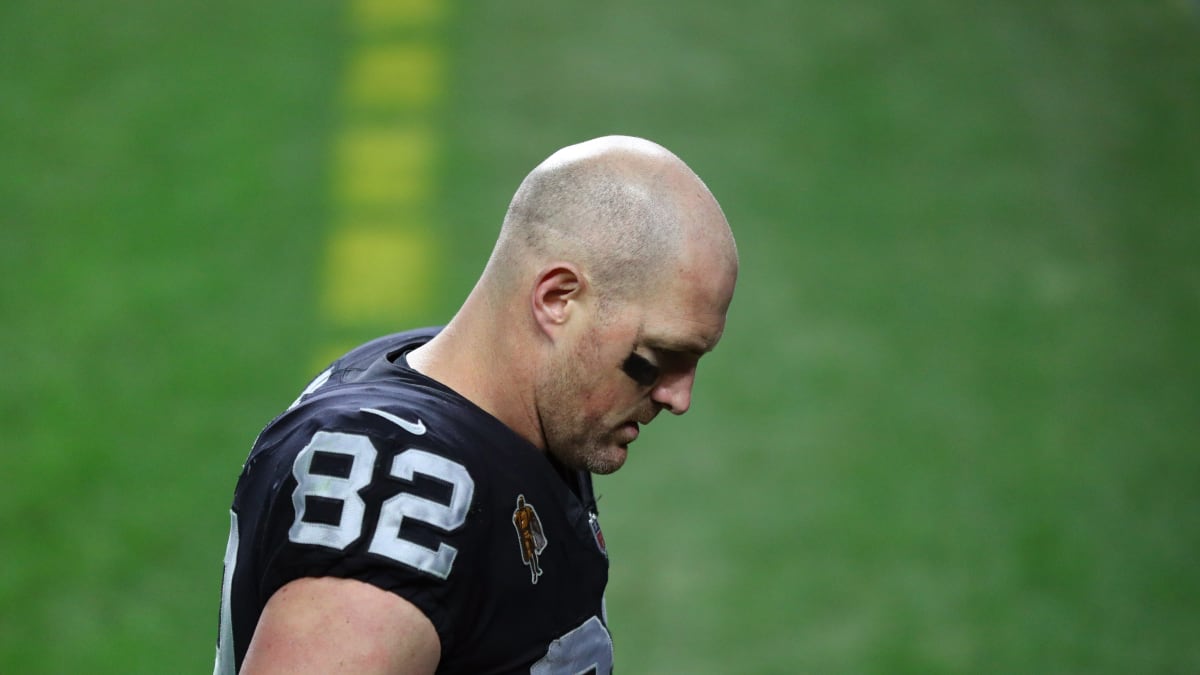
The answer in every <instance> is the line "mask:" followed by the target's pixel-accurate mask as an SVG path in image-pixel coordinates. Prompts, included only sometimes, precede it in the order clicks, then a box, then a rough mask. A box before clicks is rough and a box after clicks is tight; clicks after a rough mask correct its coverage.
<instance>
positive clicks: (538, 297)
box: [530, 263, 587, 337]
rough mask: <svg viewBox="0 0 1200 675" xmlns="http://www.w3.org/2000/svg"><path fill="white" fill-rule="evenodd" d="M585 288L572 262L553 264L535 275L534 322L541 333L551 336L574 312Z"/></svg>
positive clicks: (532, 304) (582, 277)
mask: <svg viewBox="0 0 1200 675" xmlns="http://www.w3.org/2000/svg"><path fill="white" fill-rule="evenodd" d="M586 289H587V280H586V279H585V278H584V276H583V274H582V273H580V271H579V268H577V267H575V266H574V265H572V264H571V263H554V264H553V265H550V266H549V267H546V268H544V269H543V270H542V271H541V272H539V273H538V276H537V280H536V282H535V283H534V286H533V296H532V298H530V300H531V308H532V310H533V319H534V321H536V322H537V324H538V326H539V327H541V329H542V331H543V332H545V333H546V334H547V335H550V336H551V337H553V336H554V335H555V334H557V333H558V332H559V330H560V328H561V327H562V326H563V325H564V324H565V323H566V322H567V320H568V319H570V318H571V315H572V314H573V313H574V312H575V311H577V308H576V305H577V303H578V302H579V299H580V298H581V297H582V296H583V294H584V293H585V292H586Z"/></svg>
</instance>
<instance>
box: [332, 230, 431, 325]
mask: <svg viewBox="0 0 1200 675" xmlns="http://www.w3.org/2000/svg"><path fill="white" fill-rule="evenodd" d="M433 256H434V246H433V241H432V237H431V235H430V233H429V232H428V230H427V229H426V228H413V229H410V230H398V229H395V228H392V227H371V226H354V227H347V228H341V229H340V230H339V231H338V233H337V236H336V237H335V238H334V239H333V242H332V243H331V245H330V247H329V251H328V259H327V268H326V269H327V272H326V278H327V279H328V283H327V285H326V287H325V295H324V297H323V298H322V303H321V304H322V309H323V313H324V314H325V316H327V317H328V318H329V319H331V320H333V321H334V322H336V323H342V324H355V323H360V322H370V321H375V320H384V321H388V320H392V321H395V322H401V321H403V319H404V317H405V315H411V314H413V313H417V312H420V311H422V310H424V309H425V308H426V304H427V302H428V298H429V290H430V289H429V278H430V275H431V272H432V269H431V268H432V264H433V263H432V258H433Z"/></svg>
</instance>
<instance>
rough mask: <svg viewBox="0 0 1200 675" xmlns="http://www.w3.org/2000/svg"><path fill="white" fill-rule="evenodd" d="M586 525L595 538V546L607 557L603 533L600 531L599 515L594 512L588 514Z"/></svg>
mask: <svg viewBox="0 0 1200 675" xmlns="http://www.w3.org/2000/svg"><path fill="white" fill-rule="evenodd" d="M588 525H589V526H590V527H591V528H592V537H593V538H594V539H595V540H596V548H598V549H600V552H601V553H603V554H604V557H605V558H607V557H608V546H606V545H605V544H604V533H603V532H601V531H600V517H599V516H597V515H596V514H594V513H589V514H588Z"/></svg>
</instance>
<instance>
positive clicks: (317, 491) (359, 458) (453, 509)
mask: <svg viewBox="0 0 1200 675" xmlns="http://www.w3.org/2000/svg"><path fill="white" fill-rule="evenodd" d="M317 453H325V454H330V455H341V456H343V457H348V458H349V460H350V470H349V472H348V473H346V475H345V476H339V475H331V474H327V473H323V472H321V471H318V470H316V469H315V468H314V467H313V459H314V457H315V456H316V455H317ZM377 456H378V452H377V451H376V450H375V446H374V445H373V444H372V443H371V439H369V438H367V437H366V436H363V435H361V434H351V433H344V432H334V431H318V432H317V433H315V434H313V437H312V440H310V441H309V442H308V445H306V446H304V449H303V450H301V451H300V453H299V454H298V455H296V461H295V463H294V464H293V465H292V475H293V476H295V478H296V489H295V490H294V491H293V492H292V507H293V509H294V510H295V512H296V521H295V522H294V523H292V527H291V529H289V530H288V539H290V540H292V541H294V542H296V543H298V544H315V545H317V546H326V547H328V548H334V549H337V550H339V551H340V550H343V549H345V548H346V547H347V546H349V545H350V544H352V543H354V542H355V541H357V540H358V538H359V537H360V536H362V528H363V517H364V516H365V515H366V510H367V505H366V502H364V501H363V498H362V497H361V496H359V492H360V491H361V490H362V489H363V488H365V487H367V486H368V485H370V484H371V481H372V479H373V478H374V476H373V474H374V469H375V459H376V457H377ZM389 473H390V475H391V476H394V477H396V478H401V479H404V480H407V481H411V480H413V478H414V477H415V475H416V474H421V475H424V476H430V477H432V478H436V479H438V480H441V481H444V482H446V483H449V484H450V486H451V492H450V503H449V504H443V503H441V502H436V501H433V500H430V499H426V498H424V497H418V496H417V495H414V494H410V493H407V492H401V493H399V494H397V495H395V496H394V497H391V498H390V499H388V500H386V501H385V502H383V505H382V506H381V508H380V512H379V522H378V525H377V526H376V528H375V532H374V534H373V535H372V536H371V543H370V545H369V546H368V548H367V550H368V551H370V552H371V553H375V554H377V555H382V556H386V557H388V558H391V559H392V560H395V561H397V562H400V563H403V564H405V565H409V566H410V567H414V568H416V569H419V570H421V571H423V572H427V573H429V574H432V575H434V576H436V577H438V578H441V579H445V578H446V577H448V576H450V569H451V567H453V565H454V558H455V556H456V555H457V554H458V549H456V548H455V547H453V546H451V545H449V544H446V543H444V542H443V543H441V544H438V547H437V548H436V549H431V548H427V547H425V546H422V545H420V544H417V543H415V542H412V541H408V540H407V539H404V538H402V537H401V536H400V526H401V524H402V523H403V521H404V519H405V518H413V519H416V520H419V521H421V522H423V523H427V524H429V525H432V526H434V527H436V528H439V529H441V530H442V531H445V532H450V531H453V530H455V529H457V528H459V527H462V525H463V523H465V522H466V521H467V510H468V509H469V508H470V506H471V498H472V496H473V495H474V493H475V481H474V480H472V479H471V474H470V473H468V472H467V469H466V467H464V466H463V465H462V464H459V463H458V462H454V461H451V460H449V459H446V458H445V457H442V456H440V455H435V454H433V453H431V452H426V451H425V450H420V449H417V448H408V449H406V450H403V451H401V452H400V453H398V454H397V455H396V456H395V457H394V458H393V459H392V466H391V467H390V471H389ZM310 497H313V498H319V499H328V500H335V501H339V502H341V505H342V508H341V515H340V516H339V519H338V522H337V524H328V523H317V522H311V521H308V520H305V519H304V515H305V512H306V511H307V505H308V499H309V498H310Z"/></svg>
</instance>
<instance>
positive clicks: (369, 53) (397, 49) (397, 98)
mask: <svg viewBox="0 0 1200 675" xmlns="http://www.w3.org/2000/svg"><path fill="white" fill-rule="evenodd" d="M441 69H442V60H441V59H440V58H439V55H438V54H436V53H435V52H434V50H433V48H432V47H431V46H429V45H427V44H382V45H371V46H367V47H364V48H363V49H360V50H359V51H358V52H357V53H356V54H355V55H354V57H353V59H352V61H351V63H350V72H349V77H347V79H346V91H345V94H344V96H345V100H346V104H347V106H348V107H349V108H350V109H351V110H372V111H380V110H386V109H395V108H414V107H425V106H428V105H430V104H431V103H433V102H434V100H436V99H437V98H438V97H439V96H440V95H441V84H442V79H443V78H442V72H441Z"/></svg>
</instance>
